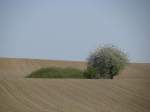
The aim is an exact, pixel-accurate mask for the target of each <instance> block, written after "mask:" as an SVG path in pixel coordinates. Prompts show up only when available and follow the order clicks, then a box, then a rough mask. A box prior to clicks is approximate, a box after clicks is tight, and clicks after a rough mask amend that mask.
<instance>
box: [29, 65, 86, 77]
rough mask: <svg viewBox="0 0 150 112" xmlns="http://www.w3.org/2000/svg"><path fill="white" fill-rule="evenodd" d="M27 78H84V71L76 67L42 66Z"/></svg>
mask: <svg viewBox="0 0 150 112" xmlns="http://www.w3.org/2000/svg"><path fill="white" fill-rule="evenodd" d="M27 78H78V79H83V78H84V75H83V71H82V70H79V69H75V68H58V67H49V68H41V69H39V70H36V71H34V72H32V73H31V74H29V75H28V76H27Z"/></svg>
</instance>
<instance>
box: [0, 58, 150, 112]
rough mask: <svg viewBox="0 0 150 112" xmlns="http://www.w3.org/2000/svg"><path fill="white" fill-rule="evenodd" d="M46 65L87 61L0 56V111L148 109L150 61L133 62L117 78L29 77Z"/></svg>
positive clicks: (81, 64) (82, 64)
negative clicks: (27, 76)
mask: <svg viewBox="0 0 150 112" xmlns="http://www.w3.org/2000/svg"><path fill="white" fill-rule="evenodd" d="M47 66H59V67H69V66H70V67H75V68H80V69H85V68H86V63H85V62H68V61H48V60H29V59H7V58H1V59H0V112H149V111H150V64H130V65H129V66H128V67H127V68H126V69H125V70H124V71H123V72H122V73H121V74H120V75H119V76H117V77H116V78H115V79H114V80H86V79H83V80H81V79H78V80H73V79H27V78H24V76H25V75H26V74H28V73H30V72H32V71H33V70H35V69H37V68H41V67H47Z"/></svg>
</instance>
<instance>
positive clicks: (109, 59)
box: [85, 46, 128, 79]
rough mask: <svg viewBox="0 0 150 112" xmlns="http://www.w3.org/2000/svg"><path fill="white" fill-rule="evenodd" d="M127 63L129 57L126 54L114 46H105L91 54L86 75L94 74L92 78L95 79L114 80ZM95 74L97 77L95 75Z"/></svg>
mask: <svg viewBox="0 0 150 112" xmlns="http://www.w3.org/2000/svg"><path fill="white" fill-rule="evenodd" d="M127 63H128V57H127V55H126V54H125V53H124V52H122V51H121V50H119V49H118V48H116V47H114V46H104V47H100V48H97V49H96V50H95V51H94V52H92V53H91V54H90V56H89V58H88V67H87V70H86V72H85V73H86V74H88V75H90V74H91V72H92V74H91V75H92V78H93V76H94V78H104V79H113V77H114V76H115V75H118V74H119V72H120V70H122V69H123V68H124V67H125V66H126V64H127ZM91 68H92V69H91ZM93 69H94V70H95V72H93ZM91 70H92V71H91ZM94 73H95V75H93V74H94ZM88 75H87V76H88ZM88 77H91V76H88Z"/></svg>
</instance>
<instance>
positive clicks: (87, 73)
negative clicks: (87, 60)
mask: <svg viewBox="0 0 150 112" xmlns="http://www.w3.org/2000/svg"><path fill="white" fill-rule="evenodd" d="M83 75H84V77H85V78H87V79H94V78H95V77H96V69H94V68H88V69H87V70H85V71H84V73H83Z"/></svg>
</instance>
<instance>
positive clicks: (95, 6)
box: [0, 0, 150, 62]
mask: <svg viewBox="0 0 150 112" xmlns="http://www.w3.org/2000/svg"><path fill="white" fill-rule="evenodd" d="M102 44H114V45H116V46H118V47H119V48H121V49H122V50H124V51H125V52H126V53H128V55H129V58H130V60H131V61H132V62H150V45H149V44H150V0H0V57H16V58H42V59H59V60H85V59H86V58H87V56H88V54H89V52H90V51H92V50H93V49H95V48H96V47H97V46H99V45H102Z"/></svg>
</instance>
